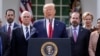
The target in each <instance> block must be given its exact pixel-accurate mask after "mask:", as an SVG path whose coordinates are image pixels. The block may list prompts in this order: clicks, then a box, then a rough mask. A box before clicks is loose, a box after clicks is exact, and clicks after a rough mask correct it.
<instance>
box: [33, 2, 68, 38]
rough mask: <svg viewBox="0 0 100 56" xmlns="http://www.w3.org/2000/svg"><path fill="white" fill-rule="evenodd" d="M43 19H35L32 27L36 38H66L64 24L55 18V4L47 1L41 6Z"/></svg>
mask: <svg viewBox="0 0 100 56" xmlns="http://www.w3.org/2000/svg"><path fill="white" fill-rule="evenodd" d="M43 13H44V19H42V20H37V21H36V22H35V23H34V25H33V26H34V27H35V28H36V30H37V37H38V38H50V39H51V38H66V37H67V33H66V26H65V24H64V23H62V22H60V21H58V20H56V19H55V13H56V10H55V5H54V4H53V3H48V4H45V5H44V6H43Z"/></svg>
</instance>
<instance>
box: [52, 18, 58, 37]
mask: <svg viewBox="0 0 100 56" xmlns="http://www.w3.org/2000/svg"><path fill="white" fill-rule="evenodd" d="M58 26H59V23H58V22H57V21H56V20H54V28H53V35H52V37H56V36H55V35H57V33H58Z"/></svg>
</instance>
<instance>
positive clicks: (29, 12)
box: [21, 11, 32, 18]
mask: <svg viewBox="0 0 100 56" xmlns="http://www.w3.org/2000/svg"><path fill="white" fill-rule="evenodd" d="M25 13H28V14H29V15H30V16H31V17H32V14H31V13H30V12H29V11H23V12H22V14H21V18H22V17H23V16H24V14H25Z"/></svg>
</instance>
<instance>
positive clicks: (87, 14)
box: [82, 12, 93, 20]
mask: <svg viewBox="0 0 100 56" xmlns="http://www.w3.org/2000/svg"><path fill="white" fill-rule="evenodd" d="M86 16H91V19H92V20H93V15H92V14H91V13H90V12H85V13H83V15H82V20H84V19H85V17H86Z"/></svg>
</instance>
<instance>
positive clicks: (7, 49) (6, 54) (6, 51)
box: [3, 33, 11, 56]
mask: <svg viewBox="0 0 100 56" xmlns="http://www.w3.org/2000/svg"><path fill="white" fill-rule="evenodd" d="M3 35H4V37H3V39H4V43H3V44H4V46H5V49H4V54H3V56H9V55H10V48H11V47H10V40H9V39H8V37H7V35H6V34H5V33H4V34H3Z"/></svg>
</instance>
